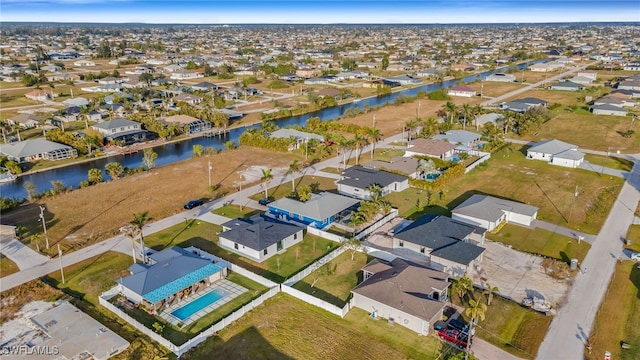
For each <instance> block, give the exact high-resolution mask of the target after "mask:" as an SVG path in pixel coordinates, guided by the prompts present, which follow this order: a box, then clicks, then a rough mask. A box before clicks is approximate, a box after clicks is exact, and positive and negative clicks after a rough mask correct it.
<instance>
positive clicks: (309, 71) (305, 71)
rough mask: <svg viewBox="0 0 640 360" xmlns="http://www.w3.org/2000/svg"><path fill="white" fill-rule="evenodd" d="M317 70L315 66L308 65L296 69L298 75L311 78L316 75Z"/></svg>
mask: <svg viewBox="0 0 640 360" xmlns="http://www.w3.org/2000/svg"><path fill="white" fill-rule="evenodd" d="M316 74H317V71H316V70H315V69H314V68H311V67H306V68H299V69H298V70H296V75H297V76H298V77H300V78H302V79H310V78H312V77H314V76H316Z"/></svg>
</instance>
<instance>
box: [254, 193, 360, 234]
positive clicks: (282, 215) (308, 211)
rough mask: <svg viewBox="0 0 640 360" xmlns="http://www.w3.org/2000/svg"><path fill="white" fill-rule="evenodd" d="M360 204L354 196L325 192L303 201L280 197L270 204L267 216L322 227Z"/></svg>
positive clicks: (340, 217)
mask: <svg viewBox="0 0 640 360" xmlns="http://www.w3.org/2000/svg"><path fill="white" fill-rule="evenodd" d="M359 204H360V200H358V199H354V198H352V197H348V196H344V195H338V194H333V193H330V192H323V193H320V194H311V199H310V200H308V201H306V202H301V201H298V200H295V199H291V198H282V199H278V200H276V201H274V202H272V203H270V204H269V205H268V208H269V210H268V212H267V214H266V215H267V216H269V217H272V218H276V219H279V220H282V221H287V222H290V223H295V224H301V225H305V226H306V225H308V226H313V227H316V228H318V229H322V228H325V227H327V226H328V225H330V224H331V223H333V222H334V221H339V220H341V219H342V218H343V217H345V216H347V215H349V214H350V213H351V211H352V210H355V209H356V208H357V207H358V205H359Z"/></svg>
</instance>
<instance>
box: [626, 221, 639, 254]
mask: <svg viewBox="0 0 640 360" xmlns="http://www.w3.org/2000/svg"><path fill="white" fill-rule="evenodd" d="M627 239H631V245H629V246H627V249H630V250H633V251H638V252H640V225H631V226H629V230H628V231H627Z"/></svg>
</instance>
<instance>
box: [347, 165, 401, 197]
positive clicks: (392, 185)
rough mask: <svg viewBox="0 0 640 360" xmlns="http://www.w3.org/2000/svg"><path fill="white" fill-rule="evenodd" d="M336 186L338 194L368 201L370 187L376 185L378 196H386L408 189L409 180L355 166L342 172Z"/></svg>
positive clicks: (385, 172) (396, 175)
mask: <svg viewBox="0 0 640 360" xmlns="http://www.w3.org/2000/svg"><path fill="white" fill-rule="evenodd" d="M336 184H337V185H338V192H339V193H340V194H343V195H349V196H353V197H355V198H358V199H363V200H369V199H371V192H370V191H369V189H368V188H369V187H370V186H374V185H377V186H378V187H379V188H380V194H379V195H380V196H386V195H388V194H390V193H392V192H399V191H403V190H405V189H408V188H409V178H408V177H406V176H402V175H398V174H394V173H390V172H387V171H382V170H376V169H371V168H365V167H362V166H359V165H356V166H352V167H350V168H348V169H346V170H344V171H343V172H342V175H341V177H340V180H338V181H337V182H336Z"/></svg>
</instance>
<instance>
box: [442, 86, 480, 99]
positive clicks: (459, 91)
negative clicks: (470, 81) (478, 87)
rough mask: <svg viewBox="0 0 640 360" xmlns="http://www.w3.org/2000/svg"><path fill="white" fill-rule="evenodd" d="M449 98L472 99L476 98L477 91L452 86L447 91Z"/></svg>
mask: <svg viewBox="0 0 640 360" xmlns="http://www.w3.org/2000/svg"><path fill="white" fill-rule="evenodd" d="M447 95H449V96H461V97H472V96H476V91H475V90H474V89H472V88H470V87H468V86H464V85H458V86H452V87H450V88H449V90H447Z"/></svg>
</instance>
